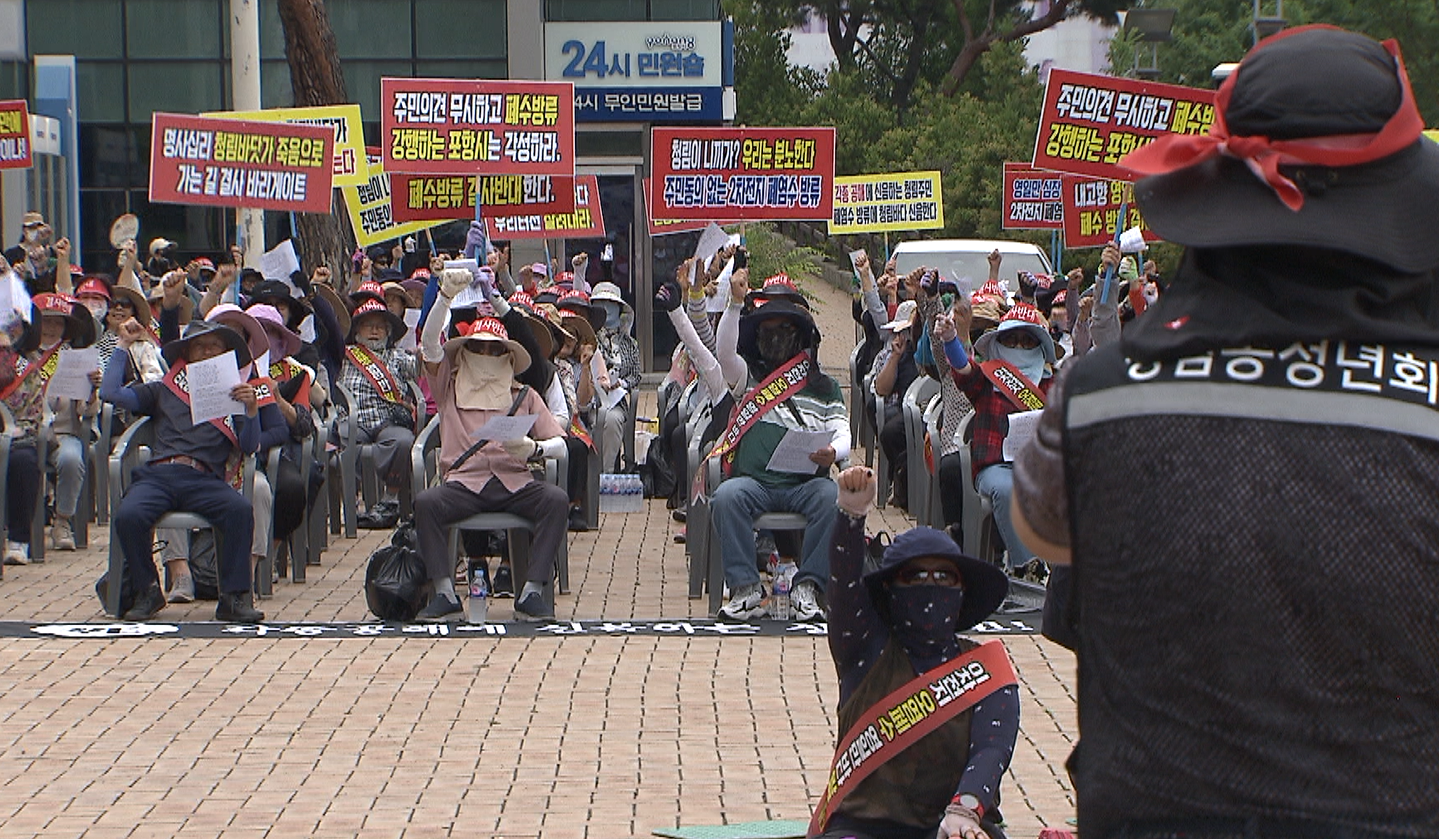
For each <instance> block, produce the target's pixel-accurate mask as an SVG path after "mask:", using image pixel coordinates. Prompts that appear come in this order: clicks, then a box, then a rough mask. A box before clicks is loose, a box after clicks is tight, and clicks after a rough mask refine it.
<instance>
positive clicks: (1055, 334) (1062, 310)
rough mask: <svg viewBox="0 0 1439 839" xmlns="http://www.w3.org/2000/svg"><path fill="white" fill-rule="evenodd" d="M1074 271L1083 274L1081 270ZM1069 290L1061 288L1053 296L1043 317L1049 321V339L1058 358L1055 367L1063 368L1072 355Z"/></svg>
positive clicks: (1072, 338)
mask: <svg viewBox="0 0 1439 839" xmlns="http://www.w3.org/2000/svg"><path fill="white" fill-rule="evenodd" d="M1074 270H1076V271H1080V273H1081V274H1082V273H1083V270H1082V269H1079V268H1076V269H1074ZM1068 304H1069V289H1067V288H1062V289H1060V290H1059V293H1058V294H1056V295H1054V299H1053V301H1051V303H1050V307H1049V311H1048V312H1046V313H1045V315H1044V317H1045V319H1046V320H1048V321H1049V337H1050V338H1053V339H1054V354H1055V355H1056V356H1058V359H1059V360H1058V361H1057V362H1056V365H1058V366H1063V364H1064V362H1066V361H1068V360H1069V358H1070V357H1071V356H1073V355H1074V336H1073V335H1070V334H1069V309H1068V308H1067V307H1068Z"/></svg>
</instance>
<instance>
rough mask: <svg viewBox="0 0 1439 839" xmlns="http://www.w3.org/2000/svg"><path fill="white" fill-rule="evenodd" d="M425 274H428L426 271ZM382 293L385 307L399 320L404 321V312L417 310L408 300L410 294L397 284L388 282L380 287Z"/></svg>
mask: <svg viewBox="0 0 1439 839" xmlns="http://www.w3.org/2000/svg"><path fill="white" fill-rule="evenodd" d="M426 273H429V272H428V270H427V271H426ZM380 289H381V291H382V292H383V299H384V301H385V307H386V308H388V309H389V310H390V312H391V313H392V314H394V315H395V316H396V317H398V318H399V319H400V320H404V319H405V312H407V311H408V310H410V309H415V308H418V307H417V306H416V305H415V302H414V301H413V300H411V299H410V292H409V290H408V289H406V288H405V287H404V286H402V285H400V284H399V283H397V282H393V281H391V282H388V283H383V284H381V285H380Z"/></svg>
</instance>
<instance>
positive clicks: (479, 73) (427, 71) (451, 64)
mask: <svg viewBox="0 0 1439 839" xmlns="http://www.w3.org/2000/svg"><path fill="white" fill-rule="evenodd" d="M509 72H510V70H509V63H508V62H507V61H505V60H504V59H503V58H500V59H496V60H494V61H421V62H419V63H417V64H416V65H415V75H416V76H417V77H419V78H431V79H503V78H507V77H508V76H509Z"/></svg>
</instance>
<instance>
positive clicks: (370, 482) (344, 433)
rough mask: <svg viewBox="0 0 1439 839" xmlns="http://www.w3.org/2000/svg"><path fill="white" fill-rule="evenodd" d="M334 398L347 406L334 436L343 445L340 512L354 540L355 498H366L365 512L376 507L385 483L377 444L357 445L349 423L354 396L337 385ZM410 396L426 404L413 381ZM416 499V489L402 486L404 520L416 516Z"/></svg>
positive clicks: (337, 417) (338, 416) (354, 430)
mask: <svg viewBox="0 0 1439 839" xmlns="http://www.w3.org/2000/svg"><path fill="white" fill-rule="evenodd" d="M334 396H335V397H336V398H335V402H336V404H337V405H338V404H340V403H344V405H345V409H346V410H345V411H344V415H345V418H344V419H342V418H341V412H340V411H338V410H337V411H336V412H335V418H334V420H333V422H334V424H335V426H334V429H333V430H332V436H333V437H334V438H335V439H336V440H339V441H340V442H341V446H340V452H339V458H338V461H339V466H340V481H339V484H340V486H339V492H340V498H339V501H340V507H341V510H342V511H343V512H344V522H345V536H347V537H349V538H351V539H353V538H355V535H356V530H357V521H358V516H359V508H358V505H357V504H356V501H355V497H356V495H357V494H358V495H363V496H364V499H365V507H366V509H369V508H370V507H373V506H374V505H375V503H376V502H378V501H379V500H380V495H381V494H382V492H383V485H384V480H383V478H382V476H381V475H380V474H379V470H378V469H376V468H375V447H374V444H372V443H360V442H357V437H358V429H357V428H356V427H355V423H354V422H351V421H347V420H348V417H349V416H350V415H351V414H352V413H353V410H354V409H353V406H354V404H355V396H354V394H352V393H351V392H350V391H349V389H348V388H346V387H345V386H344V385H342V384H340V383H339V382H336V383H335V388H334ZM410 396H411V398H413V399H415V400H416V402H415V404H416V405H421V406H423V405H424V404H425V401H424V396H423V394H421V393H420V390H419V387H418V386H417V385H415V384H414V383H413V382H411V383H410ZM397 456H398V455H397ZM413 499H414V490H413V489H412V488H411V487H408V486H401V487H400V499H399V500H400V517H401V518H406V517H408V516H410V515H412V514H413V513H414V508H413V506H412V504H413Z"/></svg>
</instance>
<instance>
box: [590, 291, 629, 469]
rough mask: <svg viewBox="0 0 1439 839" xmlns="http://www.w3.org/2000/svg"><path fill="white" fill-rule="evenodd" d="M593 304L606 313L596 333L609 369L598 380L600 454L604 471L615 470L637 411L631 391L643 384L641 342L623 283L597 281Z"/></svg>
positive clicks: (599, 311)
mask: <svg viewBox="0 0 1439 839" xmlns="http://www.w3.org/2000/svg"><path fill="white" fill-rule="evenodd" d="M590 306H591V308H592V310H593V311H594V312H596V313H599V314H601V315H602V316H603V317H604V323H603V324H602V325H601V326H600V327H599V328H598V329H596V330H595V333H596V337H597V339H598V340H599V352H600V355H601V356H603V357H604V361H605V367H606V368H607V369H608V370H609V377H608V379H607V380H606V381H603V382H598V384H599V386H600V388H601V392H600V408H599V409H600V411H601V413H603V415H604V417H603V419H602V421H601V423H600V428H601V430H602V432H603V439H601V440H599V441H597V442H598V443H599V446H600V457H602V458H604V461H603V471H605V472H614V471H616V470H617V469H618V468H619V467H620V465H621V464H620V453H621V452H622V451H623V450H624V430H625V426H626V425H627V423H628V421H629V417H630V416H631V413H632V412H633V411H634V399H633V398H632V397H631V396H630V395H629V394H631V393H633V391H634V389H635V388H636V387H639V384H640V345H639V344H637V343H635V339H634V338H633V337H631V336H630V329H631V327H632V326H633V323H634V310H633V309H631V308H630V304H628V303H626V302H625V300H624V298H623V297H621V296H620V288H619V286H617V285H615V284H614V283H609V282H604V283H599V284H597V285H596V286H595V292H594V294H592V295H590ZM593 322H594V321H593V320H592V321H591V323H592V324H593Z"/></svg>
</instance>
